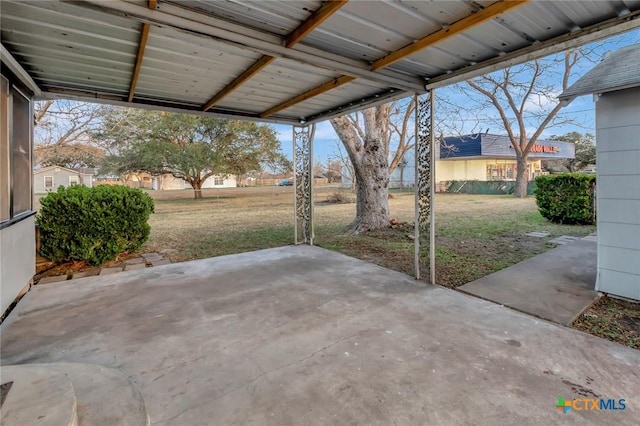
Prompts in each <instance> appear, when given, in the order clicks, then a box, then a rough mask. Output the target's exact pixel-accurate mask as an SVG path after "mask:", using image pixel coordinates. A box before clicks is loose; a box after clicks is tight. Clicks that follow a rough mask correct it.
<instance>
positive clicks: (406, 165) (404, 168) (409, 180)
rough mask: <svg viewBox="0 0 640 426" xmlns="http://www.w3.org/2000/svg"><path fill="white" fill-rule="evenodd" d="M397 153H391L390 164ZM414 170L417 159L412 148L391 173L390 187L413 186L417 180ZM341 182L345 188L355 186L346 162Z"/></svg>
mask: <svg viewBox="0 0 640 426" xmlns="http://www.w3.org/2000/svg"><path fill="white" fill-rule="evenodd" d="M395 154H396V153H395V152H391V153H389V164H391V160H392V159H393V157H394V156H395ZM414 171H415V160H414V156H413V150H410V151H409V152H407V153H406V154H405V155H404V159H403V161H401V162H400V164H399V165H398V167H396V168H395V169H394V170H393V172H392V173H391V174H390V175H389V188H413V186H414V185H415V180H416V178H415V176H416V175H415V172H414ZM340 182H341V185H342V187H343V188H351V187H352V186H353V182H352V177H351V168H350V167H349V166H347V165H344V164H343V166H342V176H341V178H340Z"/></svg>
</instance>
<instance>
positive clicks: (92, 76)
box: [0, 2, 140, 93]
mask: <svg viewBox="0 0 640 426" xmlns="http://www.w3.org/2000/svg"><path fill="white" fill-rule="evenodd" d="M0 23H1V27H2V43H3V44H5V45H6V46H8V47H10V48H13V49H14V50H16V51H17V52H18V53H17V55H16V56H17V57H18V58H20V59H22V63H24V64H25V69H26V70H27V71H28V72H30V73H31V74H32V76H33V77H34V80H35V81H36V83H38V84H41V85H43V86H44V87H47V86H55V85H62V86H64V85H65V84H68V85H69V86H70V87H75V88H90V87H93V86H95V88H96V89H98V90H100V91H106V92H115V93H120V92H122V91H126V90H127V88H128V86H129V83H130V81H131V77H130V73H131V72H132V70H133V65H132V64H133V62H134V61H135V55H136V51H137V46H138V40H139V38H140V36H139V27H140V24H138V23H136V22H131V21H130V20H126V19H122V18H118V17H115V16H113V17H107V18H105V19H96V17H95V16H93V15H92V14H91V13H88V12H87V11H86V9H84V8H80V7H77V6H76V5H74V4H69V3H48V2H26V3H20V4H17V3H13V2H3V3H2V15H1V18H0ZM22 52H24V56H22V57H21V56H20V53H22ZM43 52H44V53H43ZM51 57H53V58H54V60H55V61H57V62H56V64H57V65H53V64H52V62H51V60H50V59H49V58H51ZM76 61H79V62H80V65H78V66H73V67H69V64H72V63H75V62H76ZM105 61H112V62H111V65H110V66H109V68H107V69H105V70H104V71H102V72H96V71H95V67H94V68H91V67H87V66H82V64H84V65H87V64H88V63H97V64H101V63H104V62H105ZM62 64H66V66H63V65H62ZM126 73H129V76H126V75H125V74H126Z"/></svg>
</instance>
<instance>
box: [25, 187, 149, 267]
mask: <svg viewBox="0 0 640 426" xmlns="http://www.w3.org/2000/svg"><path fill="white" fill-rule="evenodd" d="M40 205H41V208H40V212H39V213H38V216H37V218H36V224H37V225H38V226H39V227H40V240H41V243H42V246H41V249H40V254H42V255H43V256H44V257H46V258H47V259H49V260H53V261H65V260H85V261H87V262H88V263H90V264H94V265H99V264H102V263H104V262H106V261H107V260H112V259H115V258H116V257H117V256H118V255H119V254H120V253H122V252H125V251H135V250H137V249H139V248H140V246H142V244H143V243H144V242H145V241H146V240H147V238H149V232H150V230H151V228H150V227H149V224H148V223H147V221H148V220H149V215H150V214H151V213H153V209H154V205H153V200H152V199H151V197H150V196H149V195H148V194H147V193H145V192H143V191H141V190H139V189H134V188H129V187H126V186H111V185H100V186H96V187H94V188H87V187H86V186H81V185H75V186H71V187H69V188H64V187H60V188H59V189H58V191H57V192H51V193H49V194H48V195H47V196H46V197H44V198H42V199H41V200H40Z"/></svg>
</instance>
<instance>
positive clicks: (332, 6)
mask: <svg viewBox="0 0 640 426" xmlns="http://www.w3.org/2000/svg"><path fill="white" fill-rule="evenodd" d="M347 1H348V0H329V1H326V2H325V3H323V4H322V6H320V8H319V9H318V10H316V11H315V12H313V13H312V14H311V16H309V18H307V20H305V21H304V22H303V23H302V24H300V25H299V26H298V27H297V28H296V29H295V30H293V31H292V32H291V34H289V35H288V36H287V38H286V40H285V43H284V45H285V47H293V46H294V45H296V44H297V43H298V42H299V41H300V40H302V39H303V38H304V37H305V36H306V35H307V34H309V33H310V32H311V31H313V30H314V29H316V28H317V27H318V26H319V25H320V24H322V23H323V22H324V21H326V20H327V19H329V17H330V16H331V15H333V14H334V13H336V12H337V11H338V10H339V9H340V8H341V7H342V6H344V5H345V4H347ZM145 25H148V24H145ZM275 60H276V58H275V56H270V55H263V56H262V57H261V58H260V59H258V61H257V62H255V63H254V64H253V65H251V66H250V67H249V68H248V69H247V70H246V71H244V72H243V73H242V74H240V75H239V76H238V77H236V78H235V79H234V80H233V81H232V82H231V83H229V84H228V85H227V86H226V87H225V88H223V89H222V90H221V91H219V92H218V93H216V95H215V96H214V97H213V98H211V100H210V101H209V102H207V103H206V104H205V105H204V107H203V110H204V111H206V110H208V109H209V108H211V107H213V106H214V105H215V104H217V103H218V102H220V101H221V100H222V99H223V98H224V97H225V96H227V95H228V94H230V93H231V92H233V91H234V90H236V89H237V88H238V87H240V86H241V85H242V84H244V83H245V82H246V81H248V80H249V79H250V78H251V77H253V76H254V75H256V74H257V73H259V72H260V71H261V70H263V69H264V68H266V67H267V66H268V65H269V64H270V63H272V62H273V61H275Z"/></svg>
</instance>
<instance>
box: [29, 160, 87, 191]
mask: <svg viewBox="0 0 640 426" xmlns="http://www.w3.org/2000/svg"><path fill="white" fill-rule="evenodd" d="M94 173H95V170H94V169H90V168H81V169H68V168H66V167H61V166H48V167H43V168H40V169H38V170H34V171H33V192H34V193H36V194H40V193H44V192H49V191H57V190H58V188H59V187H61V186H65V187H67V186H72V185H84V186H88V187H89V188H91V187H92V186H93V175H94Z"/></svg>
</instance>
